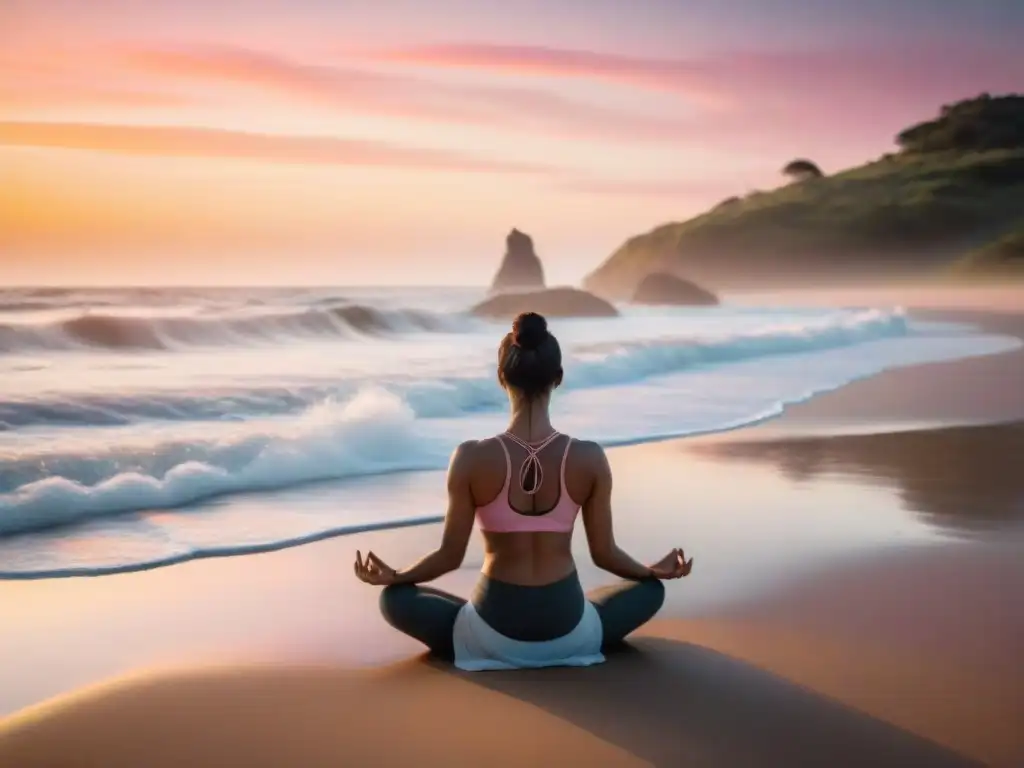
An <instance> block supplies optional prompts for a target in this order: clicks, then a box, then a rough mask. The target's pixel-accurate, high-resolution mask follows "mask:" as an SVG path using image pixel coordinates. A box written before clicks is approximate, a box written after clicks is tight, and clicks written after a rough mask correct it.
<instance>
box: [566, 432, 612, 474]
mask: <svg viewBox="0 0 1024 768" xmlns="http://www.w3.org/2000/svg"><path fill="white" fill-rule="evenodd" d="M569 441H570V442H569V453H570V455H571V456H572V460H573V463H577V462H578V463H580V464H582V465H584V466H587V467H593V466H597V465H599V464H604V463H605V462H606V461H607V458H606V457H605V455H604V448H602V447H601V444H600V443H595V442H594V441H593V440H580V439H579V438H575V437H570V438H569Z"/></svg>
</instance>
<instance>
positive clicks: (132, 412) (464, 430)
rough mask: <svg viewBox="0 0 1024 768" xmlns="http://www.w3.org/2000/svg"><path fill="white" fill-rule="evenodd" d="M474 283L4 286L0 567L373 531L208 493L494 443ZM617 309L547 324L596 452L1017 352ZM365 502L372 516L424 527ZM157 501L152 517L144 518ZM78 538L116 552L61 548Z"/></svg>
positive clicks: (422, 462) (906, 324)
mask: <svg viewBox="0 0 1024 768" xmlns="http://www.w3.org/2000/svg"><path fill="white" fill-rule="evenodd" d="M480 293H481V292H478V291H473V290H466V289H452V290H442V289H421V290H417V289H380V290H373V289H280V290H256V289H220V290H216V289H173V290H156V289H124V290H89V291H78V290H60V289H45V290H36V291H33V290H22V291H5V292H0V537H7V540H6V541H4V540H3V539H2V538H0V574H3V575H7V576H17V575H22V576H24V575H31V574H40V573H61V572H64V571H65V570H68V569H70V570H84V571H85V572H88V571H89V569H90V568H93V567H102V568H106V569H110V568H113V569H116V568H119V567H136V566H139V565H145V564H147V563H156V562H164V561H170V560H175V559H187V558H188V557H194V556H201V555H203V554H208V553H209V552H211V551H216V552H218V553H225V554H226V553H231V552H233V551H245V550H246V549H249V548H261V547H268V546H275V545H278V544H282V543H287V542H292V541H300V540H303V539H306V538H309V537H315V536H318V535H322V534H324V533H325V532H339V531H344V530H346V529H347V528H352V527H359V526H364V525H366V524H367V521H368V518H367V516H366V514H365V508H364V509H359V508H353V507H351V506H346V504H345V503H344V494H345V491H344V488H345V486H344V484H342V485H341V486H334V487H332V491H331V493H332V494H333V495H334V496H335V497H336V498H338V499H339V503H337V504H334V505H329V506H328V505H325V508H324V509H323V510H322V512H321V513H318V514H313V515H292V516H289V513H288V511H287V510H282V511H281V512H280V514H279V515H276V516H275V515H272V516H271V517H270V518H268V517H267V516H266V512H265V508H264V511H263V512H262V513H261V515H260V516H259V517H258V518H257V517H256V516H253V517H252V518H249V519H246V516H245V514H244V512H239V509H240V507H239V506H238V505H235V506H233V507H232V510H233V511H232V513H231V514H230V515H228V516H222V517H218V516H217V514H218V513H217V512H216V510H211V509H209V502H210V501H211V500H216V499H228V500H230V499H231V498H232V497H234V496H236V495H238V494H253V493H260V492H269V491H273V490H276V489H283V488H288V487H293V486H296V485H299V484H303V483H310V482H313V481H321V480H349V481H352V482H356V481H359V482H360V483H361V485H360V487H361V488H362V490H361V491H360V493H361V494H362V495H361V496H360V497H359V498H361V499H365V498H367V497H366V488H367V486H366V483H370V487H371V488H378V490H379V494H378V497H379V498H380V499H386V498H387V494H388V488H389V487H393V486H394V482H395V481H394V479H393V478H400V477H404V476H406V475H408V474H409V473H412V472H416V471H420V470H440V469H443V468H444V466H445V465H446V463H447V459H448V455H449V454H450V452H451V450H452V449H453V448H454V446H455V445H456V444H457V443H458V442H459V441H461V440H465V439H469V438H474V437H481V436H483V435H487V434H492V433H494V432H498V431H500V430H501V429H502V427H503V425H504V421H505V413H504V409H505V407H506V398H505V395H504V393H503V392H502V391H501V389H500V388H499V386H498V384H497V381H496V378H495V363H496V349H497V345H498V342H499V340H500V338H501V336H502V335H503V334H504V333H505V331H506V330H507V329H506V327H505V326H504V325H500V324H495V323H490V322H487V321H483V320H480V319H476V318H473V317H471V316H470V315H468V314H467V313H466V312H465V308H467V307H469V306H470V305H471V304H472V303H473V301H474V300H475V299H477V298H479V295H480ZM622 311H623V316H622V317H620V318H613V319H591V320H552V321H551V328H552V330H553V332H554V333H555V334H556V335H557V336H558V337H559V339H560V341H561V342H562V346H563V352H564V355H565V369H566V376H565V385H564V386H563V387H562V388H561V389H560V390H559V391H558V393H557V394H556V397H555V400H554V404H553V408H554V416H555V419H556V424H557V426H558V427H559V428H560V429H562V430H563V431H566V432H570V433H572V434H574V435H576V436H578V437H581V438H588V439H596V440H599V441H601V442H603V443H605V444H607V445H617V444H623V443H632V442H644V441H648V440H653V439H659V438H663V437H668V436H676V435H687V434H696V433H702V432H711V431H716V430H723V429H730V428H734V427H736V426H740V425H743V424H747V423H751V422H753V421H757V420H760V419H763V418H767V417H770V416H772V415H774V414H777V413H778V412H779V411H780V410H781V408H782V407H783V406H784V405H785V404H787V403H792V402H796V401H799V400H802V399H805V398H807V397H810V396H812V395H813V394H815V393H818V392H822V391H826V390H829V389H833V388H835V387H838V386H842V385H843V384H845V383H847V382H849V381H852V380H854V379H858V378H863V377H865V376H870V375H874V374H876V373H878V372H880V371H881V370H884V369H886V368H889V367H894V366H899V365H908V364H915V363H921V362H929V361H935V360H943V359H953V358H957V357H964V356H970V355H977V354H990V353H994V352H998V351H1003V350H1006V349H1011V348H1013V347H1015V346H1016V345H1017V344H1018V343H1019V342H1017V341H1016V340H1013V339H1007V338H1003V337H992V336H981V335H977V334H975V333H973V332H972V330H971V329H970V328H966V327H962V326H952V325H949V324H942V325H937V324H922V323H918V322H915V321H912V320H911V319H909V318H908V317H907V316H906V315H905V314H904V313H903V312H902V311H901V310H900V309H899V308H850V309H840V310H837V309H813V308H792V309H779V308H771V309H765V308H758V307H751V306H743V307H741V306H728V305H725V306H721V307H715V308H700V309H697V308H692V309H690V308H665V309H660V308H630V307H623V308H622ZM374 483H376V484H377V485H374ZM196 504H200V505H205V506H200V507H198V508H197V507H196V506H195V505H196ZM382 504H383V506H380V507H379V508H378V509H377V510H376V511H375V512H374V515H373V516H372V521H371V522H372V523H373V524H374V525H384V526H387V525H392V524H400V523H403V522H409V521H411V520H415V519H419V518H423V517H424V516H425V515H426V517H430V515H429V514H426V513H425V512H424V511H423V510H416V511H415V512H410V510H408V509H407V508H403V507H401V506H398V505H393V506H392V507H388V505H387V504H386V503H383V502H382ZM153 510H167V511H165V512H163V513H161V514H160V516H159V520H160V522H159V524H158V525H157V526H155V527H154V520H153V516H152V511H153ZM382 510H383V511H382ZM439 512H440V510H437V511H434V512H432V513H431V514H438V513H439ZM271 518H273V519H271ZM200 519H201V520H203V521H204V524H203V526H202V535H201V536H200V535H197V522H196V521H197V520H200ZM59 526H63V527H59ZM68 526H73V527H71V528H69V527H68ZM74 526H78V527H74ZM82 526H85V527H86V529H88V530H89V531H95V532H97V534H98V535H99V534H102V536H103V537H104V541H105V542H107V544H109V543H110V541H112V540H113V541H115V542H116V546H114V547H113V550H111V548H110V547H109V546H108V547H107V551H105V552H103V553H98V552H96V553H94V554H93V555H92V556H91V557H90V556H89V555H88V554H86V555H84V556H83V554H82V552H81V551H80V549H78V548H70V549H71V551H65V550H62V549H61V548H60V547H59V542H60V541H61V540H62V538H64V537H67V536H70V535H71V533H70V532H72V531H74V532H75V534H74V535H75V536H79V537H80V536H81V535H82V530H83V528H82ZM40 530H45V531H46V533H44V534H34V535H30V536H26V535H25V534H27V533H29V532H33V531H40ZM10 537H17V538H14V539H12V538H10ZM13 542H17V543H18V546H17V547H15V546H13V545H11V544H12V543H13ZM66 549H67V548H66Z"/></svg>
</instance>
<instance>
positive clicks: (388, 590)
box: [355, 312, 693, 669]
mask: <svg viewBox="0 0 1024 768" xmlns="http://www.w3.org/2000/svg"><path fill="white" fill-rule="evenodd" d="M498 380H499V381H500V383H501V385H502V387H504V388H505V390H506V391H507V392H508V397H509V402H510V403H511V411H512V413H511V420H510V422H509V427H508V430H507V431H506V432H505V433H504V434H502V435H498V436H496V437H492V438H488V439H486V440H479V441H469V442H466V443H463V444H462V445H460V446H459V447H458V448H457V449H456V450H455V452H454V454H453V455H452V458H451V464H450V465H449V468H448V511H447V515H446V517H445V525H444V533H443V535H442V538H441V545H440V547H439V548H438V549H437V550H436V551H434V552H432V553H431V554H429V555H427V556H426V557H424V558H423V559H422V560H420V561H419V562H418V563H416V564H415V565H413V566H411V567H409V568H406V569H403V570H400V571H396V570H395V569H393V568H391V567H390V566H389V565H387V564H386V563H385V562H384V561H383V560H381V559H380V558H379V557H377V555H375V554H374V553H373V552H369V553H367V556H366V558H365V559H364V558H363V557H362V555H361V553H359V552H356V562H355V573H356V576H357V577H358V578H359V579H361V580H362V581H364V582H366V583H368V584H373V585H379V586H384V587H385V589H384V591H383V593H382V595H381V611H382V612H383V614H384V618H385V619H386V620H387V621H388V623H390V624H391V625H392V626H393V627H395V628H396V629H398V630H399V631H401V632H404V633H406V634H408V635H411V636H412V637H414V638H416V639H417V640H420V641H421V642H423V643H424V644H426V645H427V647H428V648H430V650H431V651H432V652H433V653H434V654H436V655H438V656H441V657H442V658H445V659H447V660H449V661H454V662H455V664H456V666H458V667H460V668H462V669H508V668H515V667H542V666H554V665H579V666H582V665H587V664H594V663H598V662H600V661H603V660H604V656H603V654H602V651H604V650H606V649H608V648H609V647H612V646H614V645H616V644H618V643H620V642H621V641H622V640H623V638H624V637H625V636H626V635H628V634H629V633H630V632H632V631H633V630H635V629H636V628H637V627H639V626H640V625H642V624H643V623H644V622H646V621H647V620H648V619H650V618H651V617H652V616H654V614H655V613H657V611H658V609H659V608H661V605H662V602H663V601H664V598H665V588H664V586H663V585H662V583H661V582H662V580H665V579H678V578H680V577H682V576H686V575H688V574H689V573H690V569H691V568H692V566H693V560H692V559H691V560H689V561H687V560H686V559H685V557H684V555H683V551H682V550H681V549H673V550H672V551H671V552H669V553H668V554H667V555H666V556H665V557H664V558H662V559H661V560H660V561H658V562H657V563H656V564H655V565H651V566H646V565H641V564H640V563H638V562H637V561H636V560H634V559H633V558H632V557H630V556H629V555H627V554H626V553H625V552H623V551H622V550H621V549H619V547H618V546H617V545H616V543H615V537H614V535H613V533H612V511H611V492H612V475H611V469H610V467H609V466H608V460H607V458H606V457H605V454H604V451H603V450H602V449H601V447H600V446H599V445H597V444H596V443H591V442H585V441H582V440H573V439H572V438H571V437H569V436H568V435H562V434H559V433H558V432H557V431H555V429H554V428H553V427H552V426H551V421H550V417H549V414H548V405H549V402H550V399H551V392H552V390H553V389H554V388H555V387H557V386H558V385H559V384H561V383H562V352H561V349H560V347H559V345H558V340H557V339H555V337H554V336H553V335H551V334H550V333H549V332H548V329H547V322H546V321H545V320H544V318H543V317H541V316H540V315H538V314H535V313H532V312H530V313H525V314H522V315H520V316H519V317H517V318H516V319H515V321H514V323H513V325H512V331H511V332H510V333H508V334H506V336H505V338H504V339H503V340H502V342H501V346H500V348H499V351H498ZM581 508H582V511H583V524H584V526H585V528H586V534H587V542H588V544H589V547H590V554H591V556H592V557H593V559H594V563H595V564H596V565H597V566H598V567H600V568H603V569H604V570H606V571H609V572H610V573H613V574H615V575H616V576H619V577H621V578H623V579H626V581H624V582H621V583H619V584H617V585H614V586H611V587H606V588H604V589H602V590H598V591H597V592H595V593H592V594H590V595H584V593H583V589H582V587H581V586H580V581H579V578H578V576H577V574H576V566H575V564H574V562H573V557H572V552H571V550H570V545H571V541H572V530H573V525H574V523H575V519H576V515H577V513H578V512H579V511H580V509H581ZM474 519H476V520H477V521H478V522H479V527H480V529H481V532H482V534H483V540H484V550H485V558H484V564H483V568H482V573H481V578H480V581H479V583H478V585H477V587H476V589H475V591H474V593H473V596H472V599H471V600H470V601H468V602H467V601H466V600H463V599H462V598H459V597H456V596H454V595H450V594H448V593H446V592H442V591H440V590H437V589H434V588H431V587H423V586H418V585H419V584H422V583H423V582H428V581H433V580H434V579H436V578H438V577H439V576H441V575H443V574H445V573H448V572H449V571H453V570H455V569H456V568H458V567H459V566H460V565H461V564H462V560H463V557H464V556H465V553H466V546H467V544H468V542H469V537H470V533H471V532H472V528H473V520H474Z"/></svg>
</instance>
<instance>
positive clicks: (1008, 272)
mask: <svg viewBox="0 0 1024 768" xmlns="http://www.w3.org/2000/svg"><path fill="white" fill-rule="evenodd" d="M955 267H956V269H955V272H956V273H957V274H963V275H969V276H974V277H1010V276H1024V221H1022V222H1021V224H1020V226H1018V227H1017V229H1015V230H1014V231H1012V232H1009V233H1008V234H1006V235H1004V236H1003V237H1001V238H999V239H998V240H996V241H995V242H993V243H989V244H988V245H986V246H984V247H982V248H979V249H977V250H976V251H973V252H972V253H970V254H968V255H967V256H965V257H964V258H963V259H961V260H960V261H958V262H957V263H956V265H955Z"/></svg>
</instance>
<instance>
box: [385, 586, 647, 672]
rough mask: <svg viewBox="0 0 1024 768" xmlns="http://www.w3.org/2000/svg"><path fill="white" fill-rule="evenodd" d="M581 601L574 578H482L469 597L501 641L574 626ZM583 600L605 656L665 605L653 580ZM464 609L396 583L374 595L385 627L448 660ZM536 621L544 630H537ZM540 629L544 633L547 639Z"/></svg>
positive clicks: (456, 601)
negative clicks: (530, 581)
mask: <svg viewBox="0 0 1024 768" xmlns="http://www.w3.org/2000/svg"><path fill="white" fill-rule="evenodd" d="M577 591H578V594H579V599H578V600H577V597H576V595H577ZM583 599H584V597H583V592H582V589H581V588H580V587H579V580H578V578H577V576H576V574H575V573H573V574H571V575H570V576H569V577H567V578H566V579H562V580H561V581H558V582H555V583H554V584H547V585H545V586H543V587H523V586H519V585H516V584H507V583H505V582H500V581H496V580H495V579H488V578H487V577H486V576H484V577H482V578H481V580H480V584H479V585H478V586H477V588H476V590H475V592H474V595H473V605H474V607H476V609H477V611H478V612H479V613H480V615H481V616H482V617H483V618H484V620H485V621H487V623H488V624H490V625H491V626H492V627H494V629H496V630H498V631H499V632H501V633H502V634H504V635H506V636H509V637H514V638H515V639H518V640H546V639H552V638H555V637H560V636H562V635H564V634H566V633H567V632H569V631H570V630H571V629H572V628H573V627H575V626H576V623H577V622H578V621H579V618H580V616H581V615H582V613H583V602H582V601H583ZM585 599H586V600H589V601H590V602H591V603H593V605H594V607H595V608H596V609H597V613H598V615H599V616H600V617H601V627H602V630H603V633H604V640H603V642H602V644H601V649H602V650H604V651H607V650H610V649H612V648H614V647H615V646H617V645H619V644H621V643H622V641H623V639H624V638H625V637H626V635H628V634H629V633H630V632H632V631H634V630H635V629H637V628H639V627H640V626H641V625H643V624H644V623H645V622H647V621H649V620H650V619H651V617H653V616H654V614H656V613H657V612H658V610H659V609H660V608H661V605H662V603H663V602H664V601H665V585H664V584H662V582H660V581H658V580H657V579H645V580H643V581H622V582H619V583H617V584H612V585H610V586H607V587H602V588H600V589H597V590H594V591H593V592H590V593H589V594H587V595H586V597H585ZM465 604H466V600H465V599H463V598H461V597H456V596H455V595H452V594H449V593H448V592H444V591H443V590H440V589H436V588H434V587H425V586H420V585H416V584H396V585H393V586H390V587H387V588H385V589H384V590H383V592H382V593H381V596H380V609H381V613H383V614H384V618H385V619H386V620H387V622H388V624H390V625H391V626H392V627H394V628H395V629H397V630H398V631H399V632H404V633H405V634H407V635H409V636H410V637H414V638H416V639H417V640H419V641H420V642H421V643H423V644H424V645H426V646H427V647H428V648H429V649H430V651H431V652H432V653H433V654H435V655H437V656H439V657H441V658H443V659H447V660H448V661H451V660H453V659H454V657H455V651H454V648H453V646H452V629H453V628H454V626H455V617H456V616H457V615H458V613H459V610H460V609H461V608H462V606H463V605H465ZM538 617H540V618H541V620H542V621H543V624H544V626H538V620H537V619H538ZM545 617H547V618H546V619H545ZM545 628H547V629H548V630H549V631H548V632H547V635H548V636H547V637H545V636H544V632H545Z"/></svg>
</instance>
